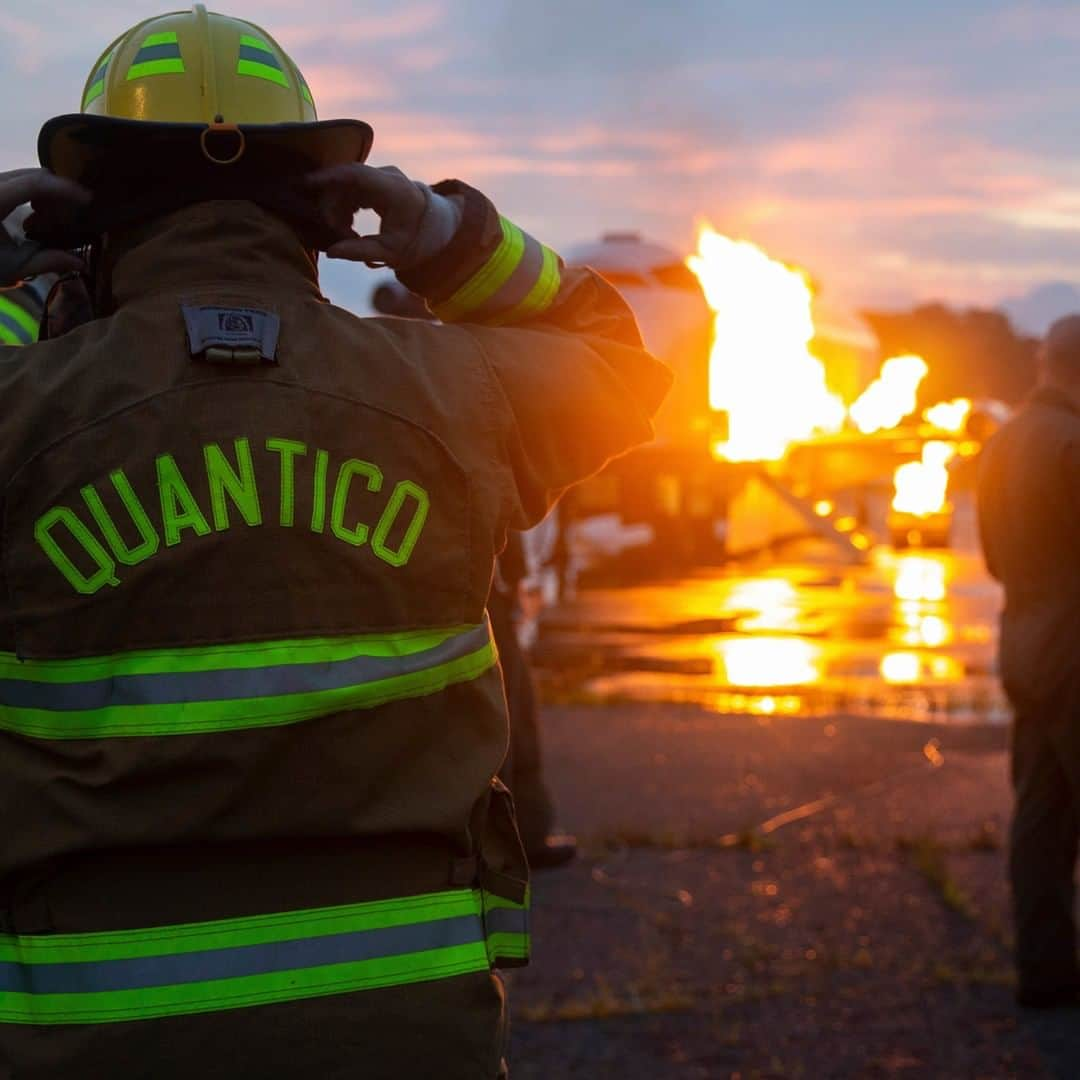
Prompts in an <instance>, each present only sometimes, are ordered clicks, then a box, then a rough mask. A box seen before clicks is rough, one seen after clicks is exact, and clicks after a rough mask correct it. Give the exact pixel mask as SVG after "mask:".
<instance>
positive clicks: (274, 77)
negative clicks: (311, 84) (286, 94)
mask: <svg viewBox="0 0 1080 1080" xmlns="http://www.w3.org/2000/svg"><path fill="white" fill-rule="evenodd" d="M236 73H237V75H249V76H251V77H252V78H256V79H266V81H267V82H272V83H277V85H278V86H285V87H287V86H288V85H289V80H288V78H287V77H286V75H285V73H284V72H283V71H282V70H281V64H280V62H279V61H278V58H277V57H276V56H275V55H274V51H273V49H271V48H270V46H269V44H268V43H267V42H265V41H262V40H260V39H259V38H257V37H252V36H251V35H250V34H241V35H240V58H239V60H237V63H236Z"/></svg>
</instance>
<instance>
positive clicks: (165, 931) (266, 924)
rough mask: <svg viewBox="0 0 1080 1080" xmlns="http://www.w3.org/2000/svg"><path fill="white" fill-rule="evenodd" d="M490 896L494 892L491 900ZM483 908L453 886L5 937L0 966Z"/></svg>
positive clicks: (230, 942) (280, 937) (357, 926)
mask: <svg viewBox="0 0 1080 1080" xmlns="http://www.w3.org/2000/svg"><path fill="white" fill-rule="evenodd" d="M490 899H491V897H490V895H489V896H488V897H487V900H488V901H490ZM478 904H479V894H478V892H477V891H476V890H475V889H453V890H449V891H446V892H437V893H423V894H421V895H419V896H406V897H400V898H394V899H392V900H370V901H366V902H365V903H360V904H342V905H338V906H335V907H325V908H305V909H302V910H298V911H284V912H274V913H273V914H270V915H250V916H247V917H243V918H236V919H216V920H213V921H209V922H191V923H176V924H173V925H170V926H154V927H149V928H146V929H138V930H115V931H109V932H107V933H105V932H101V933H90V934H23V935H14V934H0V962H9V963H10V962H15V963H22V964H65V963H89V962H91V961H97V960H133V959H138V958H141V957H147V956H161V955H170V956H175V955H182V954H184V953H193V952H203V951H206V950H208V949H226V948H241V947H244V946H248V945H268V944H271V943H272V942H280V941H296V940H299V939H300V938H308V937H318V936H328V935H331V934H341V933H347V932H349V931H356V930H377V929H383V928H386V927H391V926H409V925H412V924H414V923H421V922H433V921H436V920H439V919H452V918H458V917H460V916H462V915H473V914H477V913H478V911H479V907H478ZM488 906H490V904H489V905H488Z"/></svg>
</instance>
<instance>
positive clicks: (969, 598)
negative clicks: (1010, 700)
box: [537, 549, 1007, 722]
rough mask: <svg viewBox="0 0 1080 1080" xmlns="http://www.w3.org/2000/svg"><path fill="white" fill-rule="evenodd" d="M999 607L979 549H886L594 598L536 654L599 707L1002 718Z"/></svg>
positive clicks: (587, 597) (564, 618)
mask: <svg viewBox="0 0 1080 1080" xmlns="http://www.w3.org/2000/svg"><path fill="white" fill-rule="evenodd" d="M808 554H809V555H810V558H811V560H815V559H817V558H820V555H821V551H820V549H818V550H817V554H816V555H813V554H812V553H811V552H809V551H808ZM998 603H999V600H998V591H997V587H996V586H995V585H994V584H993V583H992V582H990V581H989V579H987V578H986V577H985V575H984V574H983V572H982V568H981V564H980V563H979V560H978V558H977V556H974V554H956V553H953V552H935V553H933V554H930V553H918V554H916V553H907V552H903V553H894V552H892V551H890V550H888V549H879V550H878V551H877V552H876V553H875V554H874V557H873V559H872V561H871V562H870V564H869V565H866V566H858V567H853V566H837V565H835V564H825V565H822V564H821V563H818V562H815V561H803V562H790V563H786V564H781V565H773V566H771V567H769V566H767V565H766V566H762V567H761V568H760V569H758V570H757V571H752V570H750V571H748V572H747V573H746V574H745V575H744V576H738V575H733V574H718V575H716V576H711V577H706V576H704V575H702V576H700V577H697V578H694V579H691V580H687V581H683V582H677V583H667V584H662V585H661V584H656V585H643V586H638V587H634V588H629V589H612V590H600V589H598V590H590V591H588V592H587V593H584V594H582V596H581V597H580V598H579V599H578V600H577V601H574V602H572V603H570V604H568V605H567V606H566V607H565V608H564V609H562V610H560V611H559V612H551V613H550V615H549V617H548V619H547V620H546V624H545V626H544V628H543V630H542V633H541V640H540V644H539V648H538V652H537V660H538V661H539V665H540V667H541V669H542V671H543V669H545V668H546V669H548V670H550V671H553V672H554V671H558V672H559V673H560V674H559V679H560V680H561V684H562V685H563V686H564V687H565V686H566V685H567V683H566V680H569V682H570V684H571V685H574V686H576V687H577V690H575V691H574V692H575V693H584V694H585V695H586V696H587V697H589V698H596V699H599V700H647V701H667V702H679V701H686V702H692V703H695V704H702V705H705V706H707V707H709V708H713V709H715V710H717V711H719V712H729V713H748V714H753V715H760V716H774V715H775V716H780V715H807V716H827V715H832V714H837V713H841V714H849V715H868V716H889V717H895V718H905V719H914V720H927V721H930V720H934V721H946V722H948V721H966V720H973V719H980V720H986V719H991V720H994V719H997V720H1001V721H1004V720H1005V719H1006V717H1007V709H1006V706H1005V703H1004V699H1003V698H1002V695H1001V691H1000V688H999V686H998V684H997V681H996V678H995V676H994V673H993V646H994V629H993V627H994V620H995V617H996V612H997V607H998ZM576 663H577V664H580V665H581V666H580V667H578V669H577V672H576V673H575V671H574V668H575V664H576Z"/></svg>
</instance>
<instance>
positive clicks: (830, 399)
mask: <svg viewBox="0 0 1080 1080" xmlns="http://www.w3.org/2000/svg"><path fill="white" fill-rule="evenodd" d="M687 265H688V266H689V267H690V269H691V270H693V271H694V273H695V274H697V276H698V278H699V280H700V281H701V285H702V288H703V289H704V292H705V298H706V299H707V300H708V302H709V306H710V307H711V308H712V309H713V311H714V312H715V313H716V319H715V327H714V336H713V346H712V356H711V358H710V369H709V386H710V393H709V396H710V403H711V405H712V407H713V408H714V409H723V410H725V411H726V412H727V414H728V438H727V440H726V441H725V442H721V443H718V444H717V445H716V446H715V447H714V450H715V452H716V454H717V456H719V457H723V458H726V459H728V460H729V461H779V460H780V459H781V458H782V457H783V456H784V454H785V453H786V451H787V448H788V445H789V444H790V443H791V442H793V441H795V440H797V439H805V438H808V437H809V436H811V435H814V434H820V433H830V432H836V431H839V430H840V428H841V427H842V425H843V422H844V405H843V402H842V401H841V400H840V398H839V397H838V396H837V395H836V394H834V393H832V392H831V391H830V390H829V389H828V387H827V386H826V383H825V366H824V364H822V362H821V361H820V360H819V359H818V358H817V357H816V356H814V355H813V354H812V353H811V352H810V350H809V344H810V341H811V339H812V338H813V336H814V322H813V317H812V315H811V309H810V305H811V300H812V298H813V294H812V292H811V289H810V285H809V282H808V281H807V278H806V275H805V274H804V273H803V272H802V271H801V270H798V269H796V268H794V267H791V266H786V265H784V263H782V262H778V261H777V260H776V259H772V258H770V257H769V256H768V255H767V254H765V252H764V251H762V250H761V248H759V247H758V246H757V245H756V244H752V243H750V242H749V241H745V240H741V241H736V240H732V239H730V238H729V237H726V236H722V235H721V234H720V233H718V232H716V230H715V229H713V228H712V227H711V226H709V225H705V226H703V227H702V230H701V234H700V236H699V238H698V252H697V254H696V255H691V256H690V257H689V259H687Z"/></svg>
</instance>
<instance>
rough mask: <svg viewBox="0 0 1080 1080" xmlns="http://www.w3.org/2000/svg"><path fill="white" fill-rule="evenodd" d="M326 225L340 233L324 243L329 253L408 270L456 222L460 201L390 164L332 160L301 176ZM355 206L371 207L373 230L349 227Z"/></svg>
mask: <svg viewBox="0 0 1080 1080" xmlns="http://www.w3.org/2000/svg"><path fill="white" fill-rule="evenodd" d="M304 183H305V186H306V188H307V189H308V191H310V192H311V194H312V196H313V197H314V199H315V201H316V204H317V207H318V210H319V212H320V214H321V216H322V217H323V219H324V220H325V221H326V223H327V225H328V226H329V227H330V228H331V229H332V230H333V231H334V232H335V233H336V234H337V235H339V236H341V237H342V239H340V240H338V241H337V242H335V243H333V244H330V245H329V246H328V247H327V249H326V254H327V255H328V256H329V257H330V258H331V259H350V260H352V261H353V262H362V263H367V265H368V266H389V267H392V268H393V269H394V270H398V271H401V270H408V269H409V268H410V267H413V266H417V265H418V264H419V263H421V262H424V261H425V260H427V259H430V258H431V257H432V256H433V255H436V254H438V252H439V251H441V250H442V249H443V248H444V247H445V246H446V245H447V244H448V243H449V242H450V240H451V238H452V237H453V235H454V233H455V232H456V231H457V228H458V225H460V223H461V206H460V204H459V203H458V202H457V201H456V200H454V199H450V198H446V197H445V196H442V195H436V194H435V193H434V192H433V191H432V190H431V189H430V188H429V187H428V186H427V185H426V184H421V183H418V182H416V181H414V180H410V179H409V178H408V177H407V176H406V175H405V174H404V173H403V172H402V171H401V170H400V169H398V168H396V167H395V166H393V165H386V166H383V167H382V168H374V167H373V166H371V165H360V164H355V165H334V166H331V167H330V168H328V169H321V170H320V171H319V172H315V173H312V174H311V175H310V176H308V177H306V178H305V181H304ZM358 210H374V211H375V213H376V214H378V215H379V218H380V228H379V231H378V233H375V234H372V235H370V236H360V235H359V234H358V233H357V232H356V231H355V230H354V229H353V227H352V224H353V217H354V215H355V214H356V212H357V211H358Z"/></svg>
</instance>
